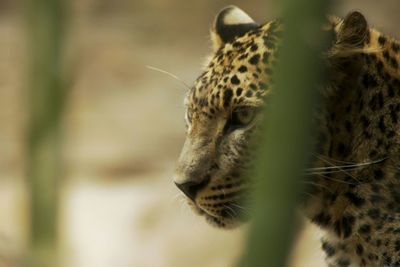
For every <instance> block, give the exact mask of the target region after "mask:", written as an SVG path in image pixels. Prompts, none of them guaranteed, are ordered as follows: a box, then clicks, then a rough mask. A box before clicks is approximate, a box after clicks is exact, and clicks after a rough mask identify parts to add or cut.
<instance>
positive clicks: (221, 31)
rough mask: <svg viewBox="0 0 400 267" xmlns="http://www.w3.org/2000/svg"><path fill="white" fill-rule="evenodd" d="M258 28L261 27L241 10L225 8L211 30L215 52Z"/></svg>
mask: <svg viewBox="0 0 400 267" xmlns="http://www.w3.org/2000/svg"><path fill="white" fill-rule="evenodd" d="M257 27H259V25H258V24H257V23H256V22H255V21H254V20H253V19H252V18H251V17H250V16H249V15H247V14H246V13H245V12H244V11H243V10H241V9H240V8H238V7H236V6H228V7H225V8H224V9H222V10H221V11H220V12H219V14H218V15H217V17H216V18H215V21H214V25H213V27H212V29H211V40H212V43H213V48H214V50H217V49H218V48H219V47H221V46H222V45H223V44H225V43H229V42H231V41H232V40H233V39H235V37H238V36H241V35H243V34H245V33H246V32H248V31H250V30H252V29H255V28H257Z"/></svg>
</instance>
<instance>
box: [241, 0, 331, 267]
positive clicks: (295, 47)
mask: <svg viewBox="0 0 400 267" xmlns="http://www.w3.org/2000/svg"><path fill="white" fill-rule="evenodd" d="M328 3H329V1H320V0H283V1H276V5H282V6H283V8H282V10H283V19H284V35H283V38H284V42H283V46H282V47H281V50H280V58H279V64H278V66H277V69H276V76H275V80H276V84H275V86H273V90H274V93H273V96H271V99H270V100H271V101H270V102H269V103H268V106H269V107H268V110H267V111H266V112H268V114H267V116H265V118H266V121H265V124H266V129H265V130H266V131H265V133H264V135H263V141H262V144H261V151H260V152H261V153H260V157H259V159H258V162H257V168H256V174H257V175H256V181H255V182H256V185H257V186H256V189H255V192H254V206H253V221H252V225H251V228H250V233H249V237H248V243H247V247H246V251H245V254H244V256H243V258H242V261H241V264H240V265H241V266H242V267H244V266H246V267H283V266H285V264H286V262H287V256H288V252H289V249H290V246H291V241H292V235H293V232H294V227H295V216H294V210H295V205H296V201H297V199H298V195H299V185H300V183H299V182H300V172H301V170H302V169H303V168H304V166H305V163H306V159H307V158H308V153H309V143H310V140H309V136H310V133H311V126H312V125H311V123H310V117H312V113H313V110H314V106H315V103H316V101H317V90H316V88H317V86H316V85H317V84H320V83H321V81H322V80H321V76H322V73H321V69H322V68H321V67H322V65H321V64H322V62H321V57H322V56H321V55H322V51H323V48H324V47H325V45H324V44H325V43H326V42H325V38H324V36H323V34H322V32H321V24H322V22H323V19H324V16H325V12H326V10H327V7H328Z"/></svg>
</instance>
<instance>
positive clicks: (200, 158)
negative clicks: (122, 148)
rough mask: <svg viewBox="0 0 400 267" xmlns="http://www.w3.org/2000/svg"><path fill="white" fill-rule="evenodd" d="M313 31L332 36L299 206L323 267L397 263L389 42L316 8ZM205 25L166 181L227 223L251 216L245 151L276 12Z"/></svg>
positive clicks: (396, 122) (256, 129)
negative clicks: (317, 26) (203, 50)
mask: <svg viewBox="0 0 400 267" xmlns="http://www.w3.org/2000/svg"><path fill="white" fill-rule="evenodd" d="M321 29H322V30H323V31H326V32H327V33H329V36H331V39H330V41H329V45H328V48H327V49H326V51H324V52H323V53H322V55H321V56H322V58H323V64H324V66H325V69H326V75H325V76H326V82H325V83H324V85H323V86H321V87H322V88H320V89H318V94H319V95H320V101H319V102H320V104H319V105H318V112H316V114H315V118H313V119H314V120H315V122H316V123H315V125H316V127H315V128H316V129H315V133H314V134H313V136H312V139H313V142H312V145H310V146H311V147H310V150H312V151H313V153H311V154H312V156H311V159H310V162H309V166H307V168H306V170H305V174H304V179H305V180H306V181H307V182H308V183H307V186H305V187H304V188H302V190H303V191H304V197H302V199H301V201H300V203H299V204H298V205H299V209H300V210H301V212H302V213H303V214H304V215H305V217H306V218H307V219H308V220H309V221H311V222H312V223H314V224H315V225H317V226H318V227H319V228H320V229H321V230H322V232H323V237H322V239H321V249H322V251H323V252H324V255H325V261H326V264H327V266H330V267H350V266H361V267H382V266H385V267H387V266H392V267H394V266H400V216H399V215H400V153H399V152H400V151H399V150H400V131H399V127H400V68H399V61H400V43H399V42H398V41H396V40H395V39H394V38H393V37H391V36H389V35H387V34H383V33H381V32H380V31H378V30H376V29H375V28H372V27H370V26H369V24H368V22H367V20H366V18H365V16H364V15H363V14H362V13H361V12H359V11H351V12H350V13H348V14H347V16H345V17H344V18H340V17H336V16H327V19H326V23H325V24H324V25H321ZM210 32H211V33H210V35H211V42H212V48H213V52H212V55H211V57H210V58H209V59H208V60H207V63H206V65H205V68H204V70H203V72H202V74H201V75H200V76H199V77H198V78H197V79H196V81H195V82H194V84H193V86H192V87H190V89H189V90H188V91H187V93H186V96H185V100H184V105H185V108H186V112H185V122H186V123H185V124H186V139H185V142H184V144H183V148H182V151H181V154H180V156H179V158H178V161H177V164H176V170H175V174H174V183H175V184H176V186H177V187H178V188H179V190H181V192H182V193H183V194H184V195H185V198H186V199H187V202H188V204H189V205H190V206H191V207H192V208H193V210H194V211H195V212H196V213H197V214H199V215H200V216H202V217H204V218H205V219H206V221H207V222H209V223H210V224H211V225H213V226H216V227H219V228H222V229H231V228H234V227H238V226H239V225H242V224H245V223H247V222H248V221H249V220H251V218H250V217H251V216H249V215H248V214H249V212H248V207H247V205H249V194H250V193H251V190H252V188H253V187H254V186H255V185H254V179H253V176H252V173H253V172H251V169H252V168H253V166H254V163H253V162H254V157H255V153H254V150H256V148H257V140H259V139H258V138H259V136H260V129H262V121H263V118H264V116H265V115H264V112H263V111H262V110H264V107H266V106H268V103H269V99H270V98H271V95H273V92H274V89H273V87H274V76H273V74H274V69H275V68H274V67H275V66H276V65H277V64H279V47H280V46H281V43H282V33H284V21H282V20H279V19H277V20H271V21H268V22H266V23H263V24H258V23H257V22H255V20H254V19H252V18H251V17H250V16H249V15H248V14H247V13H245V12H244V11H243V10H241V9H240V8H238V7H236V6H228V7H226V8H224V9H223V10H221V11H220V12H219V13H218V15H217V16H216V18H215V20H214V23H213V25H212V27H211V31H210ZM299 90H301V88H299ZM266 179H268V177H266Z"/></svg>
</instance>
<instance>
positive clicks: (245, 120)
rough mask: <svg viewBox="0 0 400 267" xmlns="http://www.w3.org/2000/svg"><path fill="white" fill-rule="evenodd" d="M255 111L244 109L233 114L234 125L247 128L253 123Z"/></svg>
mask: <svg viewBox="0 0 400 267" xmlns="http://www.w3.org/2000/svg"><path fill="white" fill-rule="evenodd" d="M254 115H255V111H254V109H252V108H244V109H240V110H238V111H235V112H233V114H232V117H233V119H234V120H233V122H234V124H237V125H241V126H246V125H248V124H249V123H250V122H252V121H253V118H254Z"/></svg>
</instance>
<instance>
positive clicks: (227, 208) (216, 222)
mask: <svg viewBox="0 0 400 267" xmlns="http://www.w3.org/2000/svg"><path fill="white" fill-rule="evenodd" d="M187 203H188V205H189V206H190V207H191V208H192V210H193V211H194V213H196V214H197V215H199V216H202V217H204V218H205V220H206V222H207V223H209V224H210V225H212V226H214V227H217V228H221V229H233V228H237V227H239V226H241V225H243V224H244V223H246V222H248V221H249V215H248V212H247V209H246V208H245V207H242V206H241V205H238V204H236V203H235V202H233V201H232V202H226V203H225V204H221V203H214V204H211V203H207V204H205V203H203V204H197V203H196V202H194V201H193V200H191V199H187ZM213 207H214V208H213Z"/></svg>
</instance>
